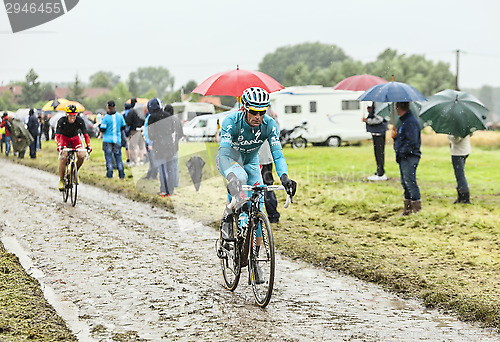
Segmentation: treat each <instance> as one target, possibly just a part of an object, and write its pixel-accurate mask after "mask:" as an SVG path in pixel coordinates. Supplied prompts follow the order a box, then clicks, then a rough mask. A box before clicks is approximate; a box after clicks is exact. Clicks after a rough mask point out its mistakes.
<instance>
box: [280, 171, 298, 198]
mask: <svg viewBox="0 0 500 342" xmlns="http://www.w3.org/2000/svg"><path fill="white" fill-rule="evenodd" d="M280 179H281V184H283V186H284V187H285V190H286V193H287V194H289V195H290V196H292V197H293V196H295V191H297V182H296V181H294V180H291V179H290V178H288V175H287V174H286V173H284V174H282V175H281V177H280Z"/></svg>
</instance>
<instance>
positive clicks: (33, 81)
mask: <svg viewBox="0 0 500 342" xmlns="http://www.w3.org/2000/svg"><path fill="white" fill-rule="evenodd" d="M37 79H38V74H37V73H36V72H35V70H33V69H30V71H29V72H28V73H27V74H26V81H25V82H22V84H21V85H22V87H23V93H22V95H21V96H20V97H19V104H21V105H24V106H27V107H33V106H34V104H35V103H37V102H38V101H40V100H41V99H42V89H41V87H40V82H38V81H37Z"/></svg>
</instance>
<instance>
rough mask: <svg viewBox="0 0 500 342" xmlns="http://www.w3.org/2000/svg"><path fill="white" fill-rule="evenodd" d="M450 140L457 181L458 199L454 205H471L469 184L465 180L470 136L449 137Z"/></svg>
mask: <svg viewBox="0 0 500 342" xmlns="http://www.w3.org/2000/svg"><path fill="white" fill-rule="evenodd" d="M448 140H450V152H451V163H452V165H453V171H454V172H455V179H456V180H457V193H458V197H457V199H456V200H455V202H453V204H456V203H464V204H470V192H469V184H468V183H467V179H466V178H465V161H466V159H467V157H468V156H469V154H470V151H471V148H470V140H469V136H468V135H467V136H466V137H465V138H461V137H457V136H454V135H448Z"/></svg>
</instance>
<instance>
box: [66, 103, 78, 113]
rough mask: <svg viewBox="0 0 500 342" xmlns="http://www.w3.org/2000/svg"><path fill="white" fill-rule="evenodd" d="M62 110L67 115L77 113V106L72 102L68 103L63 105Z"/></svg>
mask: <svg viewBox="0 0 500 342" xmlns="http://www.w3.org/2000/svg"><path fill="white" fill-rule="evenodd" d="M64 111H65V112H66V113H68V114H69V115H76V114H77V113H78V108H76V106H75V105H74V104H69V105H67V106H66V107H64Z"/></svg>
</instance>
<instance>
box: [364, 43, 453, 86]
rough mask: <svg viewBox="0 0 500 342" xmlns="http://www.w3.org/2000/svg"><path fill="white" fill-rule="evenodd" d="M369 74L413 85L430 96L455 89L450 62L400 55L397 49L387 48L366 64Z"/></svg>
mask: <svg viewBox="0 0 500 342" xmlns="http://www.w3.org/2000/svg"><path fill="white" fill-rule="evenodd" d="M365 67H366V72H367V73H368V74H372V75H377V76H380V77H382V78H385V79H386V80H389V81H390V80H391V78H392V75H394V80H395V81H398V82H404V83H408V84H410V85H412V86H413V87H415V88H416V89H418V90H419V91H420V92H421V93H422V94H423V95H424V96H430V95H432V94H435V93H437V92H438V91H441V90H444V89H453V87H454V85H453V84H454V76H453V74H452V73H451V71H450V70H449V67H450V66H449V64H447V63H443V62H438V63H434V62H432V61H429V60H426V59H425V57H424V56H422V55H411V56H406V55H405V54H401V55H398V53H397V51H396V50H391V49H387V50H385V51H384V52H382V53H381V54H380V55H379V56H378V57H377V60H376V61H375V62H371V63H368V64H367V65H366V66H365Z"/></svg>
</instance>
